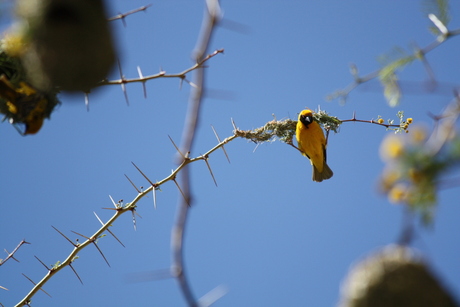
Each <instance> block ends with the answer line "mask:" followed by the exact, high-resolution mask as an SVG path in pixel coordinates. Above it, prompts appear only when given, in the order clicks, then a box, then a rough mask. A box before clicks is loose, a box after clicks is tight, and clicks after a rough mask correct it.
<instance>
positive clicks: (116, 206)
mask: <svg viewBox="0 0 460 307" xmlns="http://www.w3.org/2000/svg"><path fill="white" fill-rule="evenodd" d="M109 197H110V200H111V201H112V203H113V205H114V206H115V208H116V209H119V208H120V206H119V205H118V204H117V203H116V202H115V201H114V200H113V198H112V195H109Z"/></svg>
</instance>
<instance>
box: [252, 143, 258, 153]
mask: <svg viewBox="0 0 460 307" xmlns="http://www.w3.org/2000/svg"><path fill="white" fill-rule="evenodd" d="M259 145H260V143H256V147H254V150H253V151H252V153H255V152H256V150H257V148H259Z"/></svg>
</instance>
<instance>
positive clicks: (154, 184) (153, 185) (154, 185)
mask: <svg viewBox="0 0 460 307" xmlns="http://www.w3.org/2000/svg"><path fill="white" fill-rule="evenodd" d="M131 163H132V164H133V165H134V167H135V168H136V169H137V170H138V171H139V173H141V174H142V176H144V178H145V179H147V181H148V182H149V183H150V184H151V185H152V187H153V188H155V187H156V183H153V182H152V181H150V179H149V177H147V176H146V175H145V174H144V173H143V172H142V171H141V170H140V169H139V168H138V167H137V165H136V164H134V162H133V161H131Z"/></svg>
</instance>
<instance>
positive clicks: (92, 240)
mask: <svg viewBox="0 0 460 307" xmlns="http://www.w3.org/2000/svg"><path fill="white" fill-rule="evenodd" d="M71 232H73V233H74V234H77V235H79V236H80V237H83V238H85V239H86V240H89V241H91V242H94V239H91V238H88V237H87V236H85V235H82V234H81V233H78V232H76V231H73V230H71Z"/></svg>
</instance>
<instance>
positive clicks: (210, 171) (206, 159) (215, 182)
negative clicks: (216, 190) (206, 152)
mask: <svg viewBox="0 0 460 307" xmlns="http://www.w3.org/2000/svg"><path fill="white" fill-rule="evenodd" d="M204 162H206V166H207V167H208V170H209V173H211V177H212V180H214V184H215V185H216V187H217V181H216V178H214V174H213V173H212V170H211V165H209V162H208V157H204Z"/></svg>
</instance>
